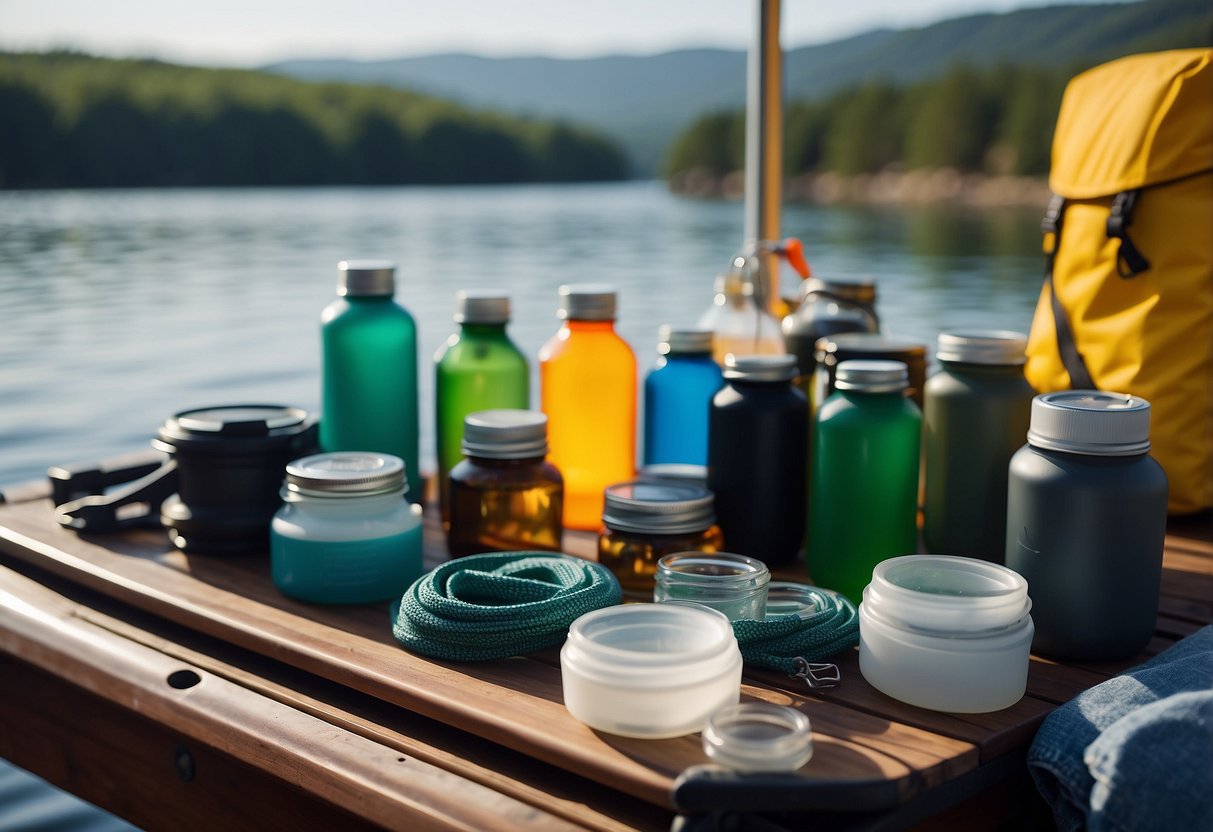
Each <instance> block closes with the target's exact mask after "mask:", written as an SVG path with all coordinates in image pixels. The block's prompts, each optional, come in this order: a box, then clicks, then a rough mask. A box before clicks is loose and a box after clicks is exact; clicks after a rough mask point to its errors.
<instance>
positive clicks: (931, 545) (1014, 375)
mask: <svg viewBox="0 0 1213 832" xmlns="http://www.w3.org/2000/svg"><path fill="white" fill-rule="evenodd" d="M1027 343H1028V339H1027V336H1025V335H1023V334H1021V333H1018V332H973V333H948V332H945V333H942V334H940V336H939V346H938V349H937V350H936V352H935V358H936V359H937V360H938V361H939V363H940V371H939V372H938V373H936V374H935V375H933V376H931V378H930V379H928V380H927V384H926V394H925V395H926V406H925V408H924V410H923V419H924V421H925V423H926V432H925V435H926V500H925V504H924V506H923V515H924V522H923V528H922V535H923V541H924V542H925V543H926V547H927V550H928V551H930V552H935V553H938V554H943V555H965V556H968V557H977V558H982V559H983V560H988V561H992V562H994V563H1002V562H1003V561H1004V560H1005V559H1006V534H1007V533H1006V528H1007V466H1008V465H1009V464H1010V462H1011V457H1012V456H1014V454H1015V452H1016V451H1017V450H1019V448H1020V447H1021V446H1022V445H1023V443H1024V441H1025V437H1027V435H1028V422H1029V420H1030V418H1031V414H1032V397H1033V396H1034V395H1035V391H1034V390H1033V389H1032V386H1031V385H1030V384H1028V382H1027V379H1025V378H1024V375H1023V365H1024V360H1025V359H1024V348H1025V347H1026V346H1027Z"/></svg>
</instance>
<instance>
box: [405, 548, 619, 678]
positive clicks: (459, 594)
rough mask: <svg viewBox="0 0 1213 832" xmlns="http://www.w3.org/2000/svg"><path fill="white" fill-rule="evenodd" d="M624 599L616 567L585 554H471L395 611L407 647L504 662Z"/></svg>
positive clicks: (411, 592)
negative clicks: (585, 615) (610, 567)
mask: <svg viewBox="0 0 1213 832" xmlns="http://www.w3.org/2000/svg"><path fill="white" fill-rule="evenodd" d="M621 598H622V594H621V591H620V588H619V581H617V580H616V579H615V576H614V575H612V574H611V572H610V570H608V569H607V568H606V567H604V566H599V565H598V564H597V563H592V562H590V561H586V560H581V559H580V558H575V557H571V556H569V555H561V554H554V553H552V552H494V553H490V554H483V555H471V556H469V557H463V558H457V559H455V560H452V561H448V562H447V563H444V564H442V565H441V566H439V567H438V568H437V569H434V570H433V571H432V572H430V573H428V574H426V575H423V576H421V577H420V578H419V579H417V581H416V582H414V583H413V585H412V586H411V587H409V589H408V591H407V592H405V594H404V598H402V599H401V602H400V606H399V609H398V610H397V611H396V612H395V614H394V618H395V623H394V624H393V626H392V634H393V635H394V636H395V637H396V640H397V641H399V642H400V643H401V644H403V645H404V646H405V647H406V648H407V649H409V650H411V651H413V652H414V653H421V654H422V655H425V656H429V657H431V658H435V659H446V660H451V661H461V662H476V661H488V660H490V659H503V658H506V657H508V656H519V655H522V654H523V653H530V652H531V651H533V650H539V649H541V648H544V647H551V646H552V645H555V644H560V643H561V642H562V641H564V639H565V637H566V636H567V635H568V631H569V625H570V624H571V623H573V621H574V620H576V619H577V618H578V617H579V616H581V615H583V614H584V613H587V612H590V611H591V610H596V609H600V608H601V607H609V606H613V605H615V604H618V603H619V602H620V600H621Z"/></svg>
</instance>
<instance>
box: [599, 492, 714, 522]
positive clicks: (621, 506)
mask: <svg viewBox="0 0 1213 832" xmlns="http://www.w3.org/2000/svg"><path fill="white" fill-rule="evenodd" d="M603 502H604V505H603V510H602V523H603V525H605V526H606V527H607V528H610V529H614V530H616V531H621V532H637V533H640V534H686V533H688V532H701V531H704V530H705V529H707V528H709V527H710V526H711V525H712V524H713V523H715V522H716V510H715V502H716V498H715V497H714V496H713V495H712V492H711V491H708V490H707V489H706V488H700V487H699V486H696V485H686V484H683V483H676V482H670V481H668V480H666V481H656V480H633V481H631V482H621V483H616V484H615V485H609V486H607V488H606V490H605V492H604V501H603Z"/></svg>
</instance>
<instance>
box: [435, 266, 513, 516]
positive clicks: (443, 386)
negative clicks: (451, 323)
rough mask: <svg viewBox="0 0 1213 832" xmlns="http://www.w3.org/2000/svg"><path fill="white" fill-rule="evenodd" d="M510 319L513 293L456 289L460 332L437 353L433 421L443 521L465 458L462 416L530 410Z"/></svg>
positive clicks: (457, 319)
mask: <svg viewBox="0 0 1213 832" xmlns="http://www.w3.org/2000/svg"><path fill="white" fill-rule="evenodd" d="M509 320H510V298H509V295H506V294H503V293H501V292H496V291H491V290H481V289H470V290H466V291H464V290H460V291H459V292H456V293H455V323H457V324H459V332H457V333H456V334H454V335H452V336H451V337H450V338H448V339H447V342H446V343H445V344H443V345H442V346H441V347H439V348H438V352H437V353H436V354H435V355H434V364H435V383H434V392H435V399H434V402H435V419H434V426H435V431H436V433H437V445H438V477H439V479H438V482H439V485H440V489H441V490H440V494H441V498H442V517H443V520H444V522H445V521H446V519H447V518H448V516H449V501H448V496H449V488H450V474H451V469H452V468H454V467H455V466H456V465H457V464H458V463H459V462H460V460H462V459H463V451H462V449H461V443H462V442H463V420H464V419H465V418H466V417H467V415H468V414H469V413H475V412H477V411H481V410H498V409H508V410H526V409H527V408H528V407H529V406H530V400H531V377H530V369H529V368H528V366H527V361H526V357H525V356H523V354H522V353H521V352H520V351H519V349H518V347H516V346H515V345H514V342H513V341H511V340H510V337H509V335H507V334H506V332H505V325H506V324H507V323H508V322H509Z"/></svg>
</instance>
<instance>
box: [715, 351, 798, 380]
mask: <svg viewBox="0 0 1213 832" xmlns="http://www.w3.org/2000/svg"><path fill="white" fill-rule="evenodd" d="M799 374H800V371H799V370H797V369H796V356H794V355H726V356H725V358H724V377H725V378H727V379H736V380H739V381H790V380H791V379H794V378H796V376H798V375H799Z"/></svg>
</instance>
